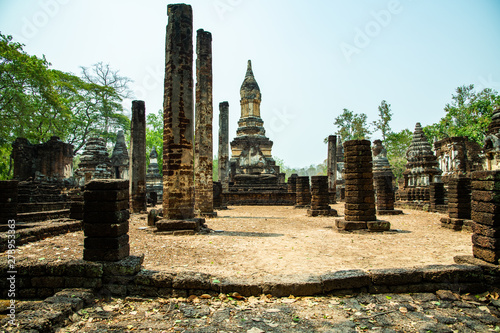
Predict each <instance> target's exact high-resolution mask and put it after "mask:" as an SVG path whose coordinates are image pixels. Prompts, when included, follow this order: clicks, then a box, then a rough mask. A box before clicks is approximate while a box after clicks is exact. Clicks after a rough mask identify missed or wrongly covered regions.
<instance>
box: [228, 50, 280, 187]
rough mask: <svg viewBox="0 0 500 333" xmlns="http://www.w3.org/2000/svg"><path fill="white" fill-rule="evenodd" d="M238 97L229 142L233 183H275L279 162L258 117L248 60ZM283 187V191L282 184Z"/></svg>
mask: <svg viewBox="0 0 500 333" xmlns="http://www.w3.org/2000/svg"><path fill="white" fill-rule="evenodd" d="M240 97H241V100H240V104H241V117H240V119H239V121H238V129H237V131H236V137H235V138H234V140H233V141H232V142H231V153H232V157H231V160H230V163H231V176H230V178H231V180H232V181H234V186H236V187H238V186H241V187H244V188H247V189H251V188H255V189H259V188H265V187H266V186H267V187H273V185H274V186H275V187H277V186H278V174H279V166H277V165H276V162H275V161H274V159H273V158H272V156H271V148H272V146H273V142H272V141H271V140H269V139H268V138H267V137H266V135H265V130H264V127H263V125H264V121H263V120H262V118H261V117H260V102H261V93H260V89H259V85H258V84H257V81H256V80H255V77H254V75H253V72H252V63H251V61H250V60H248V67H247V72H246V75H245V79H244V81H243V84H242V85H241V89H240ZM233 189H234V188H233ZM283 190H285V191H286V186H283Z"/></svg>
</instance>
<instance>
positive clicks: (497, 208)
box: [471, 200, 500, 214]
mask: <svg viewBox="0 0 500 333" xmlns="http://www.w3.org/2000/svg"><path fill="white" fill-rule="evenodd" d="M471 208H472V211H475V212H484V213H490V214H498V213H500V204H497V203H494V202H483V201H476V200H473V201H472V203H471Z"/></svg>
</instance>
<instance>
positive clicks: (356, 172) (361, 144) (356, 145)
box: [335, 140, 390, 231]
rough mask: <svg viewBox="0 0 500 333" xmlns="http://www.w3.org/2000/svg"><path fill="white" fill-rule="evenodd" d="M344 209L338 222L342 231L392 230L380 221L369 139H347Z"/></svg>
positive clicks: (338, 226) (384, 222)
mask: <svg viewBox="0 0 500 333" xmlns="http://www.w3.org/2000/svg"><path fill="white" fill-rule="evenodd" d="M344 157H345V160H344V162H345V163H344V168H345V171H344V172H345V211H344V215H345V217H344V219H337V220H336V221H335V223H336V226H337V228H338V229H339V230H346V231H349V230H358V229H369V230H371V231H385V230H389V229H390V223H389V222H387V221H377V217H376V215H375V191H374V188H373V171H372V151H371V147H370V141H368V140H350V141H346V142H344Z"/></svg>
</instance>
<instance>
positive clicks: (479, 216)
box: [471, 170, 500, 265]
mask: <svg viewBox="0 0 500 333" xmlns="http://www.w3.org/2000/svg"><path fill="white" fill-rule="evenodd" d="M471 215H472V220H473V221H474V223H473V226H472V230H473V234H472V253H473V254H474V257H476V258H479V259H481V260H484V261H487V262H489V263H493V264H496V265H498V264H499V259H500V170H494V171H476V172H474V173H472V213H471Z"/></svg>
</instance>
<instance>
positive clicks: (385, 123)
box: [372, 100, 392, 141]
mask: <svg viewBox="0 0 500 333" xmlns="http://www.w3.org/2000/svg"><path fill="white" fill-rule="evenodd" d="M378 116H379V119H377V120H376V121H374V122H372V124H373V126H374V127H375V129H376V130H379V131H380V132H381V133H382V141H385V139H386V137H387V134H388V133H389V132H390V131H391V126H390V125H389V122H390V121H391V120H392V112H391V105H390V104H387V102H386V101H385V100H383V101H382V103H380V105H379V107H378Z"/></svg>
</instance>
